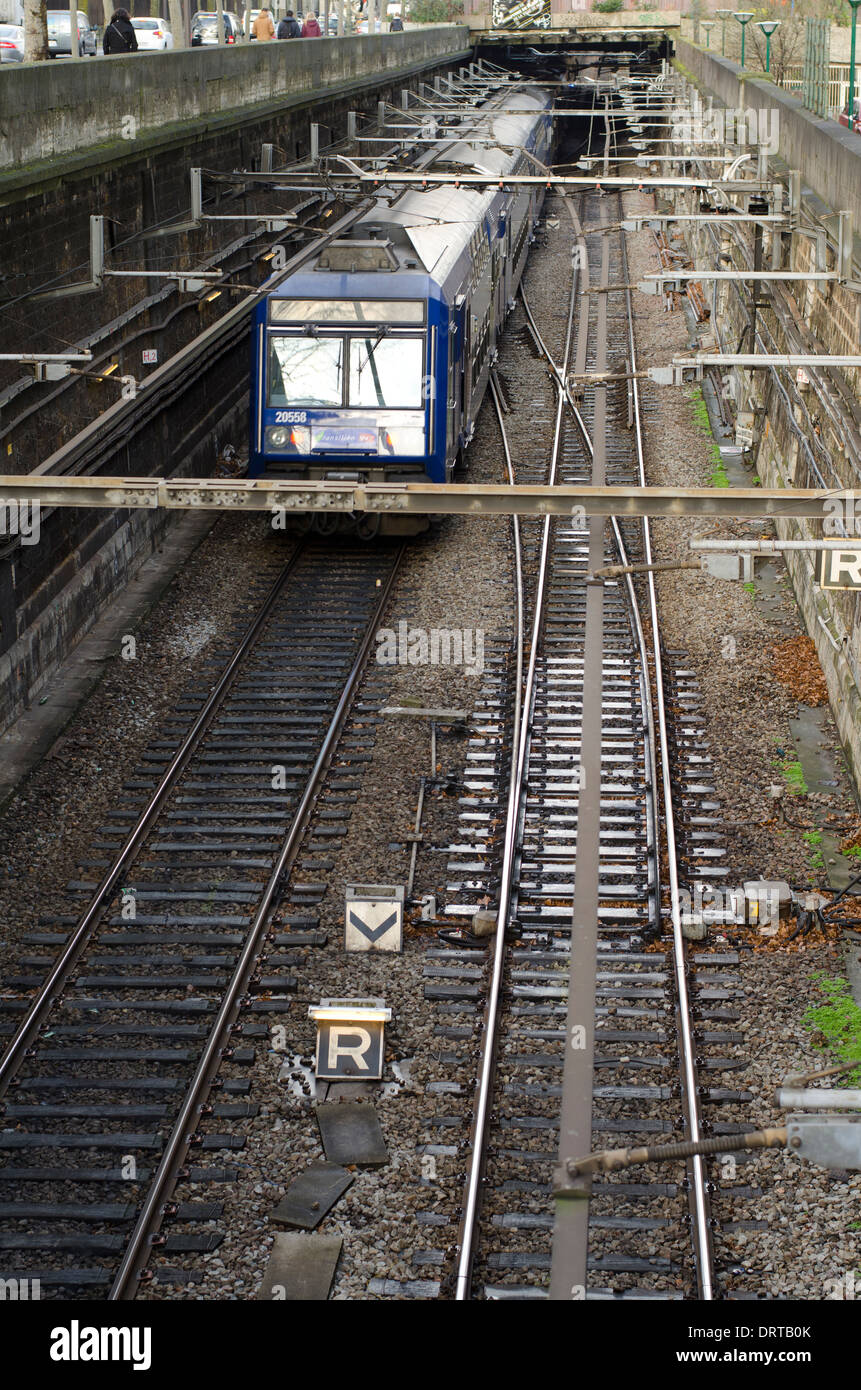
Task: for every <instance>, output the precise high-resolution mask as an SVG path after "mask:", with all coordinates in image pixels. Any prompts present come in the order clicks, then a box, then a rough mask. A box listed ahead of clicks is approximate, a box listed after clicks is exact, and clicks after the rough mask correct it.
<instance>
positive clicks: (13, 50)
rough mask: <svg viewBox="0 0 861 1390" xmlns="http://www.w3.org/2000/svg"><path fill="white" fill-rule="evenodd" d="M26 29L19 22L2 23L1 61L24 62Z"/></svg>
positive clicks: (0, 35)
mask: <svg viewBox="0 0 861 1390" xmlns="http://www.w3.org/2000/svg"><path fill="white" fill-rule="evenodd" d="M23 61H24V30H23V29H21V28H20V27H19V26H18V25H17V24H0V63H23Z"/></svg>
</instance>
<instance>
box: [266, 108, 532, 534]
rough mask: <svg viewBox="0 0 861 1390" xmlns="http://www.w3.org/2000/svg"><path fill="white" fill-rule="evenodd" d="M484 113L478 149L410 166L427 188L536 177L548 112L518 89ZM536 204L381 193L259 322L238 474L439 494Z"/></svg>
mask: <svg viewBox="0 0 861 1390" xmlns="http://www.w3.org/2000/svg"><path fill="white" fill-rule="evenodd" d="M494 105H504V106H505V108H506V111H505V112H504V113H501V114H499V115H498V116H496V117H493V116H491V117H489V118H487V117H483V118H482V120H481V121H480V122H473V123H472V124H473V129H474V128H475V126H479V127H480V130H481V137H482V138H480V139H479V138H478V137H477V136H475V135H474V136H473V140H474V141H475V143H470V142H469V140H465V139H463V138H459V137H458V132H457V131H456V130H455V131H453V132H452V143H451V144H448V145H446V144H440V145H439V146H437V147H435V148H434V150H433V151H432V152H431V153H429V154H428V155H427V156H426V157H425V158H424V159H423V160H422V161H421V162H420V163H419V164H418V165H417V166H414V167H416V168H418V169H419V170H420V171H421V172H422V173H423V174H424V173H426V174H427V176H428V180H429V182H430V183H431V184H432V182H433V170H434V168H437V169H440V168H444V169H446V170H449V171H452V172H457V171H458V169H463V170H464V172H467V171H475V170H477V171H479V172H481V173H485V172H490V173H492V174H493V175H494V176H496V175H499V176H501V177H504V176H505V175H506V174H512V173H520V172H528V173H535V172H536V171H537V170H536V165H535V162H534V160H532V159H530V158H529V157H528V156H529V155H530V154H531V155H534V156H535V157H536V158H537V159H538V160H540V161H541V162H542V163H544V162H546V161H547V159H548V157H549V152H550V144H551V124H552V123H551V118H550V114H549V101H548V99H547V98H545V96H544V95H543V94H542V93H539V92H536V91H535V90H534V89H532V90H529V89H527V90H526V91H521V92H519V93H516V94H515V93H505V92H504V93H503V94H502V95H501V96H500V97H497V98H494V99H493V100H492V101H490V102H488V103H487V104H486V109H488V110H491V111H492V108H493V106H494ZM512 108H516V114H510V113H511V111H512ZM521 113H522V114H521ZM466 119H467V120H468V119H469V118H468V117H467V118H466ZM381 177H382V178H383V179H384V177H385V176H384V175H382V176H381ZM543 196H544V188H543V186H538V185H532V186H531V187H529V188H524V189H521V190H520V191H518V190H517V189H511V188H509V189H502V188H498V187H494V188H491V189H488V190H486V191H485V190H480V189H477V188H463V187H460V188H457V189H455V188H454V187H453V186H452V185H450V184H449V185H439V186H437V187H436V188H433V187H431V188H430V189H429V190H427V191H418V190H408V191H406V192H403V193H401V194H400V195H398V192H397V190H396V189H395V188H393V187H392V188H389V189H388V190H387V189H386V188H385V185H384V184H383V185H381V189H380V197H379V199H378V201H377V204H376V207H375V208H373V209H372V210H369V211H368V213H367V214H366V215H365V216H364V217H363V218H362V219H360V220H359V221H357V222H356V223H354V225H353V226H352V227H351V228H350V229H349V232H348V233H347V234H345V236H344V237H343V238H342V239H340V240H336V241H333V242H330V243H329V244H328V246H326V247H325V248H324V249H322V250H321V251H319V252H318V253H317V254H316V256H315V257H314V258H313V259H311V260H309V261H307V262H306V263H305V264H304V265H303V266H302V267H301V268H300V269H299V270H298V271H297V272H296V273H295V274H293V275H290V276H289V277H287V278H286V279H284V280H282V281H281V282H280V283H279V284H278V286H277V287H276V288H274V289H273V290H272V291H271V292H270V293H269V294H268V295H267V296H266V297H265V298H264V299H262V300H261V303H260V304H259V306H258V308H257V310H256V315H255V320H254V327H253V353H252V357H253V364H252V376H251V444H250V450H249V475H250V476H251V477H260V476H266V477H274V478H286V479H294V480H298V479H304V478H314V479H326V478H338V479H343V478H345V477H349V478H353V479H355V480H357V481H361V482H383V481H398V482H421V481H424V482H427V481H430V482H435V483H443V482H447V481H449V480H450V479H451V476H452V474H453V472H454V469H455V467H456V465H457V464H458V463H459V461H460V460H461V459H462V457H463V453H464V450H465V449H466V446H467V445H468V443H469V441H470V439H471V438H472V434H473V430H474V427H475V419H476V416H477V414H478V410H479V407H480V405H481V401H482V398H483V396H484V393H485V390H486V388H487V383H488V378H489V374H490V368H491V365H492V362H493V359H494V357H495V354H496V345H497V341H498V337H499V334H500V332H501V329H502V324H503V321H504V319H505V316H506V313H507V311H508V309H509V308H510V307H511V304H512V303H513V298H514V295H515V292H516V290H517V286H518V284H519V281H520V277H521V275H522V274H523V268H524V265H525V264H526V257H527V252H528V247H529V242H530V240H531V237H532V233H533V229H534V226H535V222H536V219H537V217H538V213H539V211H540V207H541V202H542V200H543ZM324 524H325V523H324Z"/></svg>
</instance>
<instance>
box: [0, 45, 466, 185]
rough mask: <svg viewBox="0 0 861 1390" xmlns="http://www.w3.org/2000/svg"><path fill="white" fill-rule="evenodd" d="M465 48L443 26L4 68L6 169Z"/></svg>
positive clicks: (0, 125) (1, 151)
mask: <svg viewBox="0 0 861 1390" xmlns="http://www.w3.org/2000/svg"><path fill="white" fill-rule="evenodd" d="M468 45H469V31H468V29H466V28H465V27H464V26H462V25H439V26H434V27H432V28H428V29H412V30H408V31H405V32H404V33H401V34H367V35H353V36H350V37H348V38H343V39H325V40H323V39H294V40H293V41H292V42H290V43H254V44H241V45H238V46H237V47H230V48H190V49H186V50H183V51H181V52H174V53H132V54H129V55H128V56H123V57H118V58H102V57H100V58H97V59H84V60H83V61H82V62H79V63H56V62H54V63H51V62H48V63H21V64H20V65H17V64H16V65H14V66H13V65H12V64H7V65H6V68H5V69H4V72H3V81H2V83H0V168H10V167H14V166H21V165H30V164H33V163H35V162H36V161H39V160H45V159H51V158H56V157H57V156H58V155H65V154H71V153H74V152H76V151H80V150H82V149H91V148H94V147H98V146H100V145H104V144H109V143H112V142H114V141H116V140H118V139H134V138H135V136H136V135H138V134H141V133H144V132H147V131H152V130H159V129H161V128H163V127H165V126H169V125H175V124H181V123H183V122H186V121H199V120H200V119H201V118H204V119H205V118H206V117H210V116H213V117H214V116H221V115H222V113H224V112H234V111H238V110H240V109H242V108H247V109H248V110H250V111H251V110H253V108H254V107H255V106H261V105H265V104H271V103H273V102H277V101H278V100H279V99H282V98H285V97H290V96H296V95H297V94H300V93H305V92H307V93H312V92H323V91H326V90H327V89H329V90H331V89H333V88H337V87H338V86H340V85H341V84H345V83H352V82H356V81H357V80H358V79H360V78H362V77H374V76H376V75H379V76H380V77H381V78H384V77H385V76H387V75H392V74H394V73H396V72H398V71H400V70H402V69H408V68H411V67H414V66H417V65H421V64H430V63H433V62H434V61H435V60H438V61H439V62H445V60H446V59H447V58H451V57H454V56H455V55H457V54H461V53H463V52H464V51H465V50H466V49H467V47H468Z"/></svg>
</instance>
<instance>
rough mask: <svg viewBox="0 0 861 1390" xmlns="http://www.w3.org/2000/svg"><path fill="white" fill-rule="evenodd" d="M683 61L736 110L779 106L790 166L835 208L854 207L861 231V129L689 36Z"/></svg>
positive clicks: (783, 153)
mask: <svg viewBox="0 0 861 1390" xmlns="http://www.w3.org/2000/svg"><path fill="white" fill-rule="evenodd" d="M674 46H675V50H676V56H677V58H678V61H679V63H680V64H681V65H682V67H684V68H685V69H686V70H687V72H688V73H689V74H691V76H692V77H693V79H694V81H695V82H696V84H697V86H698V87H699V88H700V89H701V90H702V91H703V92H705V93H708V92H710V93H712V95H713V96H715V97H717V98H718V100H719V102H720V103H721V104H722V105H723V106H727V107H730V108H732V109H734V110H738V109H739V108H742V109H747V108H749V107H751V108H753V109H755V110H757V111H761V110H769V111H771V110H774V111H776V112H777V117H778V129H779V148H778V153H779V155H780V158H781V159H782V160H784V162H785V163H786V166H787V168H789V169H801V171H802V181H803V183H804V184H805V185H807V187H809V188H812V189H813V191H814V193H816V194H818V196H819V197H820V198H821V199H822V200H823V202H825V203H827V204H828V206H829V207H830V208H833V209H834V211H835V212H839V211H843V210H844V209H846V208H848V209H849V210H850V211H851V212H852V214H853V226H854V229H855V232H856V234H857V233H859V232H861V135H857V134H855V133H854V132H853V131H849V130H846V129H844V127H843V126H841V125H839V124H838V122H837V121H831V120H823V119H822V118H821V117H820V116H815V115H814V114H813V112H812V111H808V110H807V109H806V107H804V106H802V104H801V102H800V101H799V100H798V98H797V97H793V96H790V95H789V93H788V92H784V91H783V90H782V88H780V87H777V86H775V84H774V83H773V82H769V81H767V80H766V79H765V78H762V77H759V78H756V77H745V76H744V75H743V73H742V70H741V68H740V67H739V66H738V65H737V64H736V63H731V62H730V61H729V59H728V58H721V57H717V56H715V55H714V54H713V53H709V52H706V51H704V50H703V49H700V48H695V47H694V45H693V44H691V43H688V42H687V41H686V40H684V39H681V38H676V39H675V40H674Z"/></svg>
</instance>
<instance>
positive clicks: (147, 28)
mask: <svg viewBox="0 0 861 1390" xmlns="http://www.w3.org/2000/svg"><path fill="white" fill-rule="evenodd" d="M132 28H133V29H134V31H135V35H136V37H137V41H138V49H139V50H142V49H153V48H155V49H159V50H162V51H163V50H164V49H166V48H173V34H172V33H171V32H170V25H169V24H168V23H167V21H166V20H164V19H146V18H145V17H138V16H137V15H135V16H134V18H133V19H132Z"/></svg>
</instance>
